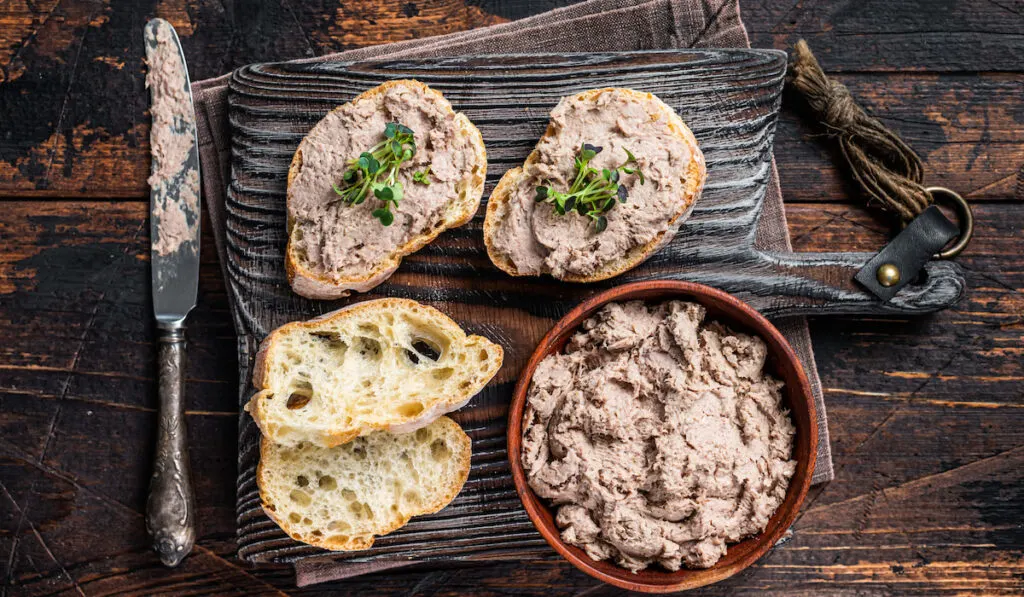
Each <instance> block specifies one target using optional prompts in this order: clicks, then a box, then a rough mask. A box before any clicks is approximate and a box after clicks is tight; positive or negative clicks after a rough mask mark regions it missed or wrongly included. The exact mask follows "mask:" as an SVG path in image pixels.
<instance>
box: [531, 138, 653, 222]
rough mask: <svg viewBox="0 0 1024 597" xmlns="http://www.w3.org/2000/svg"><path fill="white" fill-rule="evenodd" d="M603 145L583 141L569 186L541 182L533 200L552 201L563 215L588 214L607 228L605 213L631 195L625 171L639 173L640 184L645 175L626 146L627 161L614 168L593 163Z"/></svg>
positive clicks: (555, 208)
mask: <svg viewBox="0 0 1024 597" xmlns="http://www.w3.org/2000/svg"><path fill="white" fill-rule="evenodd" d="M603 149H604V148H603V147H598V146H595V145H591V144H589V143H584V144H582V145H581V146H580V149H579V151H578V152H576V158H575V160H574V161H573V166H574V168H575V170H576V178H575V179H574V180H573V181H572V185H570V186H569V190H568V191H567V192H564V193H563V192H561V191H556V190H555V189H554V188H553V187H552V186H551V185H550V184H548V185H544V186H539V187H537V195H536V196H535V197H534V200H535V201H536V202H537V203H540V202H542V201H543V202H546V203H550V204H551V205H552V207H553V208H554V210H555V213H557V214H558V215H560V216H564V215H565V214H567V213H570V212H572V211H575V212H576V213H577V214H579V215H581V216H587V217H588V218H590V219H591V220H592V221H593V222H594V229H595V230H597V232H604V231H605V229H606V228H608V218H607V217H606V216H605V214H606V213H608V212H609V211H610V210H611V209H612V208H613V207H615V206H616V205H617V204H618V203H625V202H626V199H627V198H628V197H629V191H628V190H627V189H626V187H625V185H623V184H621V183H620V182H619V180H620V178H621V176H622V174H635V175H637V177H638V178H639V180H640V184H644V182H645V178H644V173H643V172H641V171H640V165H639V164H638V163H637V159H636V157H635V156H634V155H633V154H632V153H631V152H630V151H629V150H628V149H626V150H625V151H626V161H625V162H623V163H622V165H620V166H618V167H617V168H615V169H609V168H602V169H601V170H600V171H598V170H597V169H596V168H592V167H590V161H591V160H593V159H594V157H595V156H597V154H599V153H601V151H602V150H603Z"/></svg>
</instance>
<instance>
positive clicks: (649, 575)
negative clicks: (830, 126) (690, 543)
mask: <svg viewBox="0 0 1024 597" xmlns="http://www.w3.org/2000/svg"><path fill="white" fill-rule="evenodd" d="M671 299H685V300H690V301H695V302H697V303H700V304H702V305H704V307H706V308H707V316H708V319H717V320H718V321H721V322H722V323H725V324H726V325H728V326H729V327H730V328H732V329H734V330H736V331H741V332H746V333H748V334H752V335H757V336H760V337H761V338H762V339H763V340H764V341H765V343H766V344H767V345H768V361H767V363H766V365H765V368H766V370H767V371H770V372H771V373H772V374H774V375H775V376H776V377H777V378H779V379H781V380H782V381H783V382H785V384H786V385H785V387H784V388H783V400H784V402H785V404H786V406H787V407H788V408H789V410H790V413H791V416H792V418H793V424H794V425H795V427H796V436H795V438H794V446H793V452H794V458H795V459H796V461H797V467H796V472H795V473H794V474H793V478H792V480H791V481H790V483H789V489H788V490H787V491H786V499H785V500H784V501H783V502H782V505H780V506H779V509H778V510H776V511H775V514H774V515H773V516H772V517H771V519H770V520H769V521H768V526H767V527H766V528H765V530H764V532H762V533H760V534H759V535H756V536H754V537H749V538H747V539H744V540H743V541H741V542H739V543H736V544H733V545H730V546H729V549H728V552H727V553H726V554H725V556H723V557H722V559H720V560H719V561H718V562H717V563H716V564H715V565H714V566H712V567H710V568H706V569H701V570H691V569H685V568H684V569H680V570H678V571H676V572H668V571H666V570H664V569H662V568H660V567H658V566H657V565H654V566H651V567H649V568H648V569H646V570H643V571H641V572H639V573H636V574H634V573H632V572H630V571H629V570H626V569H625V568H621V567H619V566H616V565H615V564H614V563H611V562H609V561H600V562H595V561H594V560H592V559H590V556H588V555H587V554H586V553H584V552H583V550H581V549H579V548H577V547H573V546H571V545H567V544H566V543H564V542H563V541H562V538H561V534H560V533H559V530H558V527H557V526H556V525H555V521H554V516H553V514H552V511H551V509H550V508H549V507H548V505H547V504H546V503H545V502H544V501H542V500H541V498H539V497H537V495H536V494H534V492H533V490H532V489H531V488H530V485H529V483H528V482H527V481H526V473H525V472H524V470H523V463H522V458H521V451H522V441H523V410H524V408H525V406H526V393H527V390H528V389H529V387H530V381H531V379H532V377H533V372H534V371H535V370H536V369H537V365H538V364H539V363H540V362H541V360H543V359H544V357H546V356H548V355H549V354H552V353H554V352H558V351H561V350H562V348H563V347H564V346H565V343H566V342H567V341H568V340H569V338H570V336H572V334H573V333H574V332H575V331H576V328H577V327H578V326H579V325H580V324H581V323H582V322H583V320H585V319H586V318H588V317H590V316H591V315H593V314H594V313H595V312H596V311H597V310H598V309H599V308H601V306H603V305H604V304H605V303H609V302H623V301H631V300H644V301H665V300H671ZM816 421H817V418H816V416H815V411H814V401H813V400H812V397H811V387H810V384H809V383H808V381H807V375H806V374H805V373H804V370H803V366H802V365H801V364H800V361H799V359H797V356H796V354H795V353H794V352H793V349H792V347H790V345H789V342H787V341H786V339H785V338H784V337H783V336H782V334H781V333H779V330H777V329H776V328H775V326H773V325H772V324H771V323H769V321H768V320H767V319H765V318H764V317H763V316H762V315H761V314H760V313H758V312H757V311H755V310H754V309H753V308H752V307H751V306H749V305H747V304H746V303H744V302H743V301H741V300H739V299H737V298H736V297H734V296H732V295H730V294H727V293H725V292H722V291H720V290H716V289H714V288H711V287H708V286H704V285H702V284H693V283H690V282H679V281H672V280H661V281H652V282H635V283H632V284H625V285H623V286H618V287H616V288H612V289H610V290H607V291H605V292H602V293H600V294H598V295H596V296H594V297H593V298H591V299H589V300H587V301H585V302H584V303H582V304H581V305H579V306H578V307H576V308H575V309H573V310H572V311H570V312H569V314H568V315H566V316H565V317H563V318H562V319H561V321H559V322H558V323H556V324H555V327H553V328H551V331H549V332H548V333H547V335H546V336H544V339H543V340H541V342H540V345H539V346H538V347H537V349H536V350H535V351H534V352H533V355H531V357H530V360H529V362H527V364H526V367H525V368H524V369H523V371H522V373H521V374H520V376H519V383H518V384H517V385H516V389H515V394H514V395H513V397H512V404H511V406H510V408H509V420H508V455H509V462H510V464H511V467H512V478H513V480H514V481H515V485H516V491H518V492H519V497H520V499H522V501H523V506H524V507H525V508H526V512H527V514H529V515H530V519H531V520H533V524H534V525H536V527H537V530H539V531H540V533H541V535H543V536H544V539H545V540H546V541H547V542H548V543H549V544H551V547H553V548H555V551H557V552H558V553H560V554H562V556H564V557H565V559H567V560H569V561H570V562H572V564H573V565H574V566H576V567H577V568H579V569H580V570H582V571H583V572H585V573H587V574H589V575H590V576H593V577H594V578H596V579H598V580H601V581H604V582H606V583H609V584H612V585H615V586H617V587H621V588H623V589H629V590H631V591H642V592H646V593H668V592H672V591H682V590H686V589H693V588H696V587H701V586H704V585H708V584H711V583H714V582H718V581H720V580H722V579H725V578H728V577H730V576H732V575H733V574H736V573H737V572H739V571H740V570H743V569H744V568H746V567H747V566H749V565H751V564H753V563H754V562H755V561H756V560H757V559H758V558H760V557H761V556H762V555H764V554H765V552H767V551H768V550H769V549H770V548H771V547H772V546H773V545H774V544H775V543H776V542H777V541H778V540H779V539H780V538H781V537H782V535H783V533H785V532H786V529H788V528H789V526H790V525H791V524H793V520H794V519H796V515H797V513H798V512H799V511H800V506H801V505H802V504H803V501H804V497H805V496H806V495H807V488H808V487H809V486H810V484H811V473H813V472H814V463H815V456H816V454H817V445H818V427H817V423H816Z"/></svg>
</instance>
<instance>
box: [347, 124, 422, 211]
mask: <svg viewBox="0 0 1024 597" xmlns="http://www.w3.org/2000/svg"><path fill="white" fill-rule="evenodd" d="M414 155H416V140H415V137H414V136H413V132H412V129H410V128H409V127H407V126H404V125H402V124H399V123H397V122H389V123H387V125H386V126H385V127H384V140H383V141H381V142H380V143H378V144H376V145H374V146H373V147H371V148H370V150H369V151H364V152H363V153H361V154H359V158H358V159H355V160H349V168H348V169H347V170H345V172H344V173H342V175H341V182H342V186H341V187H339V186H338V185H336V184H332V185H331V186H332V187H333V188H334V192H335V193H337V194H338V195H339V196H340V197H341V199H339V201H342V202H344V203H346V204H348V205H359V204H361V203H362V202H364V201H366V198H367V196H368V193H369V192H372V193H373V196H374V197H376V198H377V199H379V200H380V201H381V202H382V203H383V204H384V206H383V207H379V208H377V209H375V210H373V212H372V213H373V217H375V218H377V219H378V220H380V223H381V224H383V225H385V226H390V225H391V223H392V222H394V221H395V215H394V214H393V213H392V212H391V206H392V204H393V205H394V206H395V207H397V206H398V202H399V201H401V200H402V197H403V196H404V194H405V193H404V191H405V189H404V188H403V187H402V183H401V182H400V181H398V180H397V179H396V176H397V174H398V169H399V168H400V167H401V166H402V163H403V162H406V161H408V160H411V159H412V156H414ZM429 171H430V168H429V167H428V168H427V171H426V172H424V173H423V175H422V176H421V177H414V179H415V180H416V182H420V183H422V184H430V182H429V180H428V179H427V178H426V174H427V173H428V172H429ZM417 174H419V173H417ZM332 203H334V202H332Z"/></svg>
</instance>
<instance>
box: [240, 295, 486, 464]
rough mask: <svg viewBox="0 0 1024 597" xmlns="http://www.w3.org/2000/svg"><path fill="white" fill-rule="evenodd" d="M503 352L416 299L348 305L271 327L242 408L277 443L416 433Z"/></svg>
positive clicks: (461, 401) (459, 400) (467, 391)
mask: <svg viewBox="0 0 1024 597" xmlns="http://www.w3.org/2000/svg"><path fill="white" fill-rule="evenodd" d="M502 357H503V351H502V349H501V347H500V346H498V345H497V344H495V343H493V342H491V341H490V340H488V339H486V338H483V337H481V336H469V335H466V333H465V332H464V331H463V330H462V328H460V327H459V325H458V324H457V323H455V322H454V321H452V320H451V319H450V318H449V317H448V316H446V315H445V314H443V313H441V312H440V311H438V310H437V309H434V308H432V307H428V306H426V305H421V304H419V303H417V302H415V301H412V300H407V299H398V298H386V299H378V300H372V301H365V302H361V303H356V304H354V305H350V306H348V307H345V308H343V309H340V310H338V311H334V312H332V313H328V314H326V315H323V316H321V317H317V318H316V319H312V320H310V321H306V322H292V323H288V324H285V325H283V326H281V327H279V328H278V329H276V330H274V331H273V332H272V333H271V334H270V335H269V336H267V338H266V339H265V340H264V341H263V343H262V344H261V346H260V350H259V352H258V353H257V355H256V364H255V367H254V370H253V386H254V387H255V388H256V390H257V392H256V394H255V395H254V396H253V397H252V398H251V399H250V401H249V403H248V404H247V405H246V407H245V408H246V410H247V411H249V413H250V414H251V415H252V417H253V419H254V420H255V421H256V424H257V425H259V428H260V430H261V431H262V432H263V435H264V436H266V438H267V439H269V440H270V441H272V442H275V443H278V444H283V445H291V446H294V445H297V444H299V443H302V442H305V443H309V444H313V445H317V446H323V447H333V446H337V445H340V444H344V443H345V442H348V441H351V440H353V439H355V438H356V437H359V436H361V435H367V434H370V433H372V432H374V431H378V430H387V431H392V432H395V433H407V432H411V431H415V430H416V429H419V428H421V427H423V426H425V425H428V424H430V423H431V422H432V421H434V420H435V419H437V418H438V417H439V416H441V415H443V414H444V413H446V412H450V411H453V410H456V409H458V408H461V407H463V406H464V405H465V404H466V403H467V402H469V400H470V399H471V398H472V397H473V396H475V395H476V394H477V393H478V392H479V391H480V390H481V389H483V387H484V386H485V385H487V383H488V382H489V381H490V380H491V378H492V377H494V375H495V374H496V373H497V372H498V369H499V368H500V367H501V363H502Z"/></svg>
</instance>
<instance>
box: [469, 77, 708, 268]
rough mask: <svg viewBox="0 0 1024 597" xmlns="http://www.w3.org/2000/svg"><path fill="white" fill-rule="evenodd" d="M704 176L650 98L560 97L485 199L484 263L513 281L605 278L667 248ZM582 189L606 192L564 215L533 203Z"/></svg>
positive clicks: (697, 155) (616, 92)
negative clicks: (587, 172)
mask: <svg viewBox="0 0 1024 597" xmlns="http://www.w3.org/2000/svg"><path fill="white" fill-rule="evenodd" d="M585 144H586V145H587V146H589V148H590V149H591V150H597V151H596V155H594V157H593V158H592V159H591V160H590V161H589V163H588V166H589V167H592V168H594V173H593V174H592V175H591V177H590V178H579V175H578V172H579V171H580V170H579V169H578V167H577V166H578V159H579V158H580V156H581V155H582V153H581V152H582V149H583V147H584V145H585ZM616 170H617V172H616ZM613 172H614V173H613ZM641 173H642V174H643V176H641ZM602 176H608V177H609V178H608V179H602ZM706 176H707V168H706V166H705V163H704V155H703V154H702V153H701V151H700V149H699V148H698V146H697V140H696V138H695V137H694V136H693V133H692V132H691V131H690V129H689V128H687V126H686V124H685V123H684V122H683V120H682V119H681V118H680V117H679V115H678V114H676V113H675V111H674V110H672V108H670V107H669V106H668V105H666V104H665V103H664V102H662V101H661V100H660V99H658V98H657V97H655V96H654V95H652V94H650V93H643V92H640V91H634V90H632V89H620V88H607V89H592V90H589V91H584V92H582V93H578V94H576V95H573V96H569V97H565V98H563V99H562V101H561V102H559V104H558V105H557V106H556V107H555V109H554V110H553V111H552V112H551V119H550V121H549V124H548V128H547V131H546V132H545V133H544V136H543V137H541V139H540V141H538V143H537V146H536V147H535V148H534V150H533V151H532V152H531V153H530V155H529V156H528V157H527V158H526V162H525V163H524V164H523V166H522V167H519V168H513V169H511V170H509V171H508V172H506V173H505V175H504V176H502V178H501V180H500V181H499V182H498V185H497V187H495V189H494V192H493V193H491V196H490V199H489V200H488V204H487V216H486V219H485V221H484V242H485V244H486V245H487V254H488V256H489V257H490V259H491V261H492V262H494V264H495V265H496V266H497V267H498V268H499V269H501V270H503V271H505V272H507V273H508V274H510V275H513V276H537V275H542V274H550V275H551V276H553V277H555V278H558V279H560V280H564V281H567V282H596V281H599V280H606V279H608V278H612V277H614V276H617V275H619V274H621V273H623V272H625V271H627V270H629V269H632V268H633V267H636V266H637V265H639V264H640V263H641V262H643V261H644V260H645V259H647V258H648V257H650V256H651V255H652V254H653V253H654V252H655V251H657V250H658V249H659V248H660V247H661V246H663V245H664V244H666V243H667V242H668V241H670V240H671V239H672V237H673V236H674V235H675V233H676V232H677V231H678V229H679V227H680V225H681V224H682V223H683V221H685V220H686V218H687V217H688V216H689V214H690V211H691V210H692V209H693V205H694V202H696V201H697V199H698V198H699V197H700V193H701V190H702V189H703V187H704V180H705V178H706ZM609 179H610V181H611V182H613V183H617V185H615V184H609ZM589 180H592V181H593V185H591V186H590V189H591V190H592V191H593V189H599V188H609V189H611V190H612V192H610V193H609V194H605V195H600V192H598V191H594V192H588V194H587V195H586V196H587V197H589V198H593V197H600V201H596V202H595V203H593V204H585V203H584V202H582V201H577V200H576V199H572V200H570V201H569V202H568V203H569V205H568V206H566V205H562V207H563V208H564V207H568V209H564V210H563V211H565V213H564V214H562V213H559V212H558V211H557V210H556V206H555V205H554V204H553V203H552V202H550V201H545V200H542V199H543V196H538V187H546V188H550V189H553V190H554V191H559V192H562V193H568V192H569V191H570V190H571V189H572V188H573V185H574V183H575V184H578V183H579V182H580V181H589ZM578 186H579V187H584V186H586V185H585V184H578ZM619 186H621V187H623V189H622V190H619V189H618V188H617V187H619ZM616 190H618V191H619V194H616V193H615V192H614V191H616ZM609 195H610V196H609ZM578 196H580V197H582V196H583V195H578ZM609 199H611V201H612V203H611V204H610V207H607V206H608V203H607V201H608V200H609ZM603 207H607V209H606V210H604V209H602V208H603ZM588 216H589V217H588ZM602 218H603V221H599V220H601V219H602Z"/></svg>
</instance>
